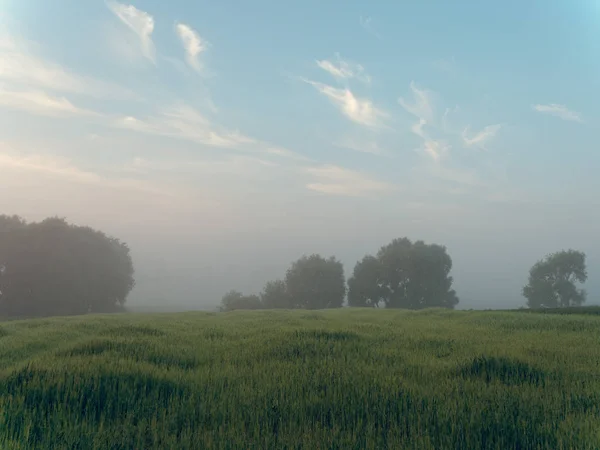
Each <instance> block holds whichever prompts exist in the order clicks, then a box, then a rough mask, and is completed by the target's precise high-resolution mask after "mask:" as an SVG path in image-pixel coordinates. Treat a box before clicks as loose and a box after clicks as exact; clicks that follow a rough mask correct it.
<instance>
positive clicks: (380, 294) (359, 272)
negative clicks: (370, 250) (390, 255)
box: [348, 255, 386, 307]
mask: <svg viewBox="0 0 600 450" xmlns="http://www.w3.org/2000/svg"><path fill="white" fill-rule="evenodd" d="M385 296H386V289H385V286H384V280H383V271H382V267H381V264H380V263H379V260H378V259H377V258H375V257H374V256H370V255H367V256H365V257H364V258H363V259H362V260H361V261H359V262H358V263H356V266H354V272H353V274H352V276H351V277H350V278H349V279H348V305H350V306H354V307H357V306H358V307H365V306H368V307H379V306H381V305H383V304H385Z"/></svg>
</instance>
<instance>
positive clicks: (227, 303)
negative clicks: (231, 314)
mask: <svg viewBox="0 0 600 450" xmlns="http://www.w3.org/2000/svg"><path fill="white" fill-rule="evenodd" d="M261 308H262V303H261V301H260V297H258V295H244V294H242V293H241V292H238V291H235V290H233V291H229V292H228V293H227V294H225V295H224V296H223V299H222V300H221V311H234V310H236V309H261Z"/></svg>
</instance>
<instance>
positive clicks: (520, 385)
mask: <svg viewBox="0 0 600 450" xmlns="http://www.w3.org/2000/svg"><path fill="white" fill-rule="evenodd" d="M599 343H600V317H598V316H593V315H590V316H583V315H568V316H561V315H553V314H521V313H518V312H449V311H423V312H418V313H414V312H402V311H392V312H390V311H368V310H351V309H344V310H340V311H324V312H307V311H295V312H269V311H265V312H234V313H229V314H214V313H187V314H166V315H135V314H131V315H118V316H95V317H94V316H91V317H83V318H71V319H48V320H32V321H22V322H21V321H16V322H6V323H2V324H0V444H3V445H4V448H24V449H35V448H43V449H47V448H69V449H71V448H73V449H75V448H81V449H88V448H94V449H105V448H106V449H108V448H112V449H118V448H119V449H120V448H122V449H133V448H145V449H150V448H160V449H186V448H197V449H201V448H240V449H250V448H256V449H265V448H307V449H319V448H344V449H346V448H357V449H358V448H360V449H363V448H371V449H381V448H386V447H389V448H414V449H428V448H431V449H433V448H436V449H440V448H444V449H454V448H456V449H467V448H474V449H480V448H497V449H508V448H528V449H535V448H540V449H542V448H543V449H547V448H552V449H567V448H569V449H572V448H577V449H586V448H589V449H592V448H594V449H597V448H600V431H599V430H600V377H599V376H598V374H599V373H600V345H599ZM0 448H3V446H2V445H0Z"/></svg>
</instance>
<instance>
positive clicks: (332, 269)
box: [285, 254, 346, 309]
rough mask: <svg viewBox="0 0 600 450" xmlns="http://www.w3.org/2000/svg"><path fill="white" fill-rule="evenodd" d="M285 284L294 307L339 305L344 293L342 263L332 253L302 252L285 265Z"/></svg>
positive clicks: (344, 295)
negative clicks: (286, 267) (296, 258)
mask: <svg viewBox="0 0 600 450" xmlns="http://www.w3.org/2000/svg"><path fill="white" fill-rule="evenodd" d="M285 286H286V289H287V294H288V295H289V298H290V304H291V306H292V307H293V308H303V309H326V308H340V307H341V306H342V305H343V304H344V298H345V297H346V282H345V277H344V267H343V265H342V263H341V262H340V261H338V260H337V259H336V258H335V257H333V256H332V257H330V258H329V259H325V258H323V257H322V256H320V255H316V254H313V255H310V256H303V257H302V258H300V259H299V260H297V261H296V262H294V263H292V265H291V267H290V268H289V269H288V271H287V273H286V276H285Z"/></svg>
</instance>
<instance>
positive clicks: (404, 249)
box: [348, 238, 458, 309]
mask: <svg viewBox="0 0 600 450" xmlns="http://www.w3.org/2000/svg"><path fill="white" fill-rule="evenodd" d="M451 269H452V259H451V258H450V256H449V255H448V253H447V251H446V248H445V247H443V246H441V245H437V244H425V243H424V242H423V241H416V242H414V243H413V242H411V241H410V240H409V239H407V238H401V239H395V240H393V241H392V242H391V243H389V244H388V245H385V246H383V247H381V249H380V250H379V252H378V253H377V256H376V257H373V256H366V257H365V258H363V259H362V260H361V261H359V262H358V263H357V265H356V267H355V268H354V273H353V275H352V277H351V278H350V280H348V286H349V292H348V301H349V304H350V305H351V306H379V305H381V304H383V305H385V306H386V307H387V308H405V309H422V308H431V307H442V308H454V307H455V306H456V305H457V304H458V297H457V296H456V292H455V291H454V290H453V289H452V283H453V279H452V277H451V276H450V271H451Z"/></svg>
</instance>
